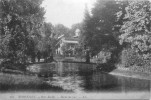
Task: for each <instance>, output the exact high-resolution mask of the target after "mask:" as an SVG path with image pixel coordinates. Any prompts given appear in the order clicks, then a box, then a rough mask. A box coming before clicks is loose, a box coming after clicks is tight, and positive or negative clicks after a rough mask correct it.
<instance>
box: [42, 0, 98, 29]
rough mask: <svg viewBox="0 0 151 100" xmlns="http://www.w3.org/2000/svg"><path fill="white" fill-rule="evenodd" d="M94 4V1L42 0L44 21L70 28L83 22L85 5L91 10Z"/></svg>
mask: <svg viewBox="0 0 151 100" xmlns="http://www.w3.org/2000/svg"><path fill="white" fill-rule="evenodd" d="M94 2H95V0H44V2H43V6H44V7H45V9H46V14H45V17H46V21H47V22H51V23H52V24H53V25H55V24H59V23H61V24H63V25H65V26H67V27H71V25H72V24H75V23H78V22H81V21H82V20H83V18H84V10H85V4H87V6H88V8H89V9H91V8H92V7H93V4H94Z"/></svg>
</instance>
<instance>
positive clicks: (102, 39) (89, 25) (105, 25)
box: [81, 0, 122, 62]
mask: <svg viewBox="0 0 151 100" xmlns="http://www.w3.org/2000/svg"><path fill="white" fill-rule="evenodd" d="M121 6H122V5H121V3H118V1H116V0H97V1H96V4H95V5H94V8H93V9H92V11H91V13H89V12H88V10H87V9H86V10H85V19H84V22H83V30H82V36H81V37H82V38H81V43H82V45H83V46H85V47H86V48H90V52H91V54H92V55H91V56H95V55H97V54H98V53H99V52H100V51H101V50H102V49H104V48H106V49H109V50H110V51H111V52H112V55H111V60H110V62H115V61H113V59H114V58H115V56H118V54H119V52H120V50H122V49H121V46H120V45H119V41H118V35H117V34H116V33H117V32H118V30H119V29H117V28H115V25H116V24H120V22H121V21H119V22H117V17H116V13H117V12H119V11H120V10H121V8H120V7H121ZM116 58H117V57H116Z"/></svg>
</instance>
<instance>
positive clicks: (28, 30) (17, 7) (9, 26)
mask: <svg viewBox="0 0 151 100" xmlns="http://www.w3.org/2000/svg"><path fill="white" fill-rule="evenodd" d="M41 3H42V0H1V1H0V5H1V6H0V7H1V8H0V9H1V12H0V13H1V16H0V24H1V27H0V36H1V38H0V41H1V42H0V51H1V52H0V53H1V56H3V57H4V58H6V59H10V60H12V61H13V62H15V63H25V62H26V60H27V56H33V55H34V54H35V52H34V50H35V42H34V38H35V37H39V36H40V35H41V25H42V23H43V19H44V17H43V16H44V14H45V11H44V9H43V8H42V7H41V6H40V5H41Z"/></svg>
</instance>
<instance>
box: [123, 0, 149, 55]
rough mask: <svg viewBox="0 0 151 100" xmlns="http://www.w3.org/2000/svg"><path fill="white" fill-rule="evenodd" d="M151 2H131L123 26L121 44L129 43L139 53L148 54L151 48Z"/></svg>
mask: <svg viewBox="0 0 151 100" xmlns="http://www.w3.org/2000/svg"><path fill="white" fill-rule="evenodd" d="M150 18H151V2H150V1H148V0H143V1H142V0H133V1H129V5H128V6H127V7H126V15H125V17H124V20H126V21H125V22H124V24H123V25H122V28H121V32H122V33H123V34H121V36H120V43H121V44H122V43H123V42H127V43H130V44H131V47H132V48H135V49H136V51H137V52H138V53H142V54H147V53H149V52H150V48H151V41H150V40H151V36H150V34H151V27H150V26H151V20H150Z"/></svg>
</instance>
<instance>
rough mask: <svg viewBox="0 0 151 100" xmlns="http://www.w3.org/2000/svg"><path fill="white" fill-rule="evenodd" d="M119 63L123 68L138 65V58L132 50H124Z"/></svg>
mask: <svg viewBox="0 0 151 100" xmlns="http://www.w3.org/2000/svg"><path fill="white" fill-rule="evenodd" d="M121 63H122V65H124V66H125V67H130V66H132V65H134V64H137V63H139V56H138V54H137V53H136V52H135V50H133V49H130V48H129V49H124V50H123V51H122V54H121Z"/></svg>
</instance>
